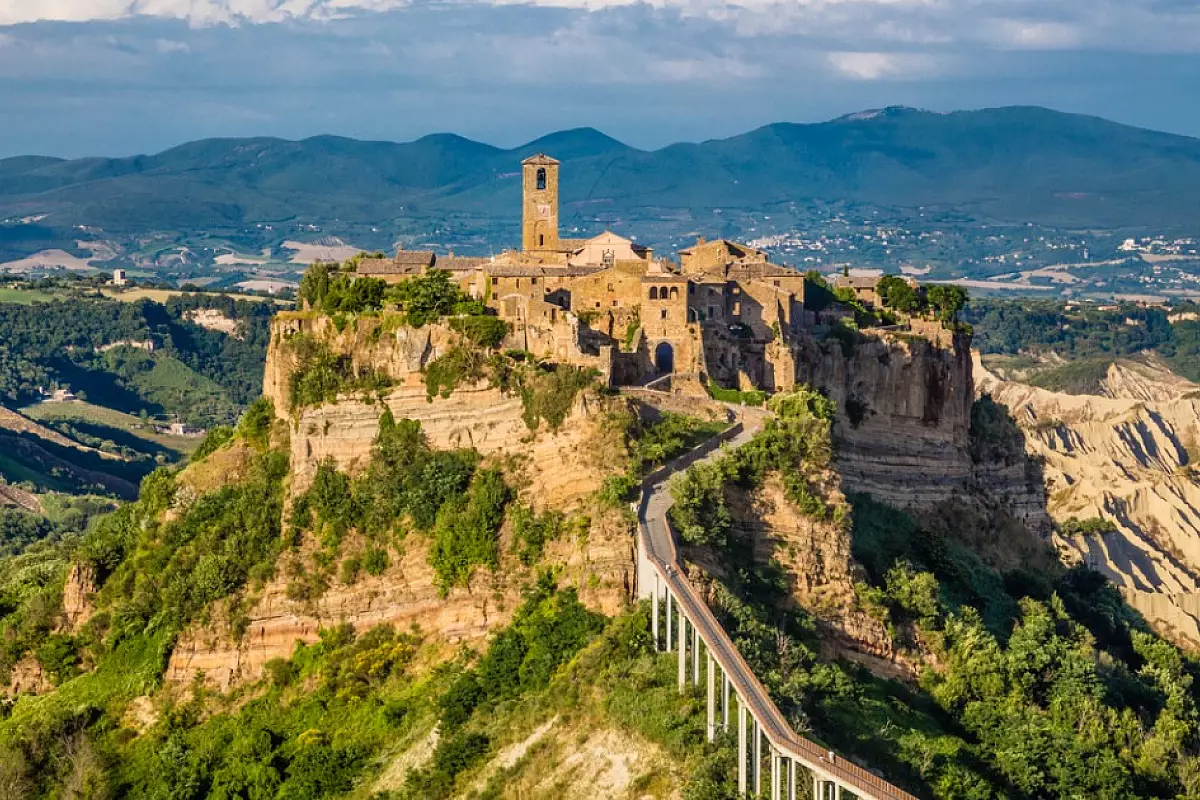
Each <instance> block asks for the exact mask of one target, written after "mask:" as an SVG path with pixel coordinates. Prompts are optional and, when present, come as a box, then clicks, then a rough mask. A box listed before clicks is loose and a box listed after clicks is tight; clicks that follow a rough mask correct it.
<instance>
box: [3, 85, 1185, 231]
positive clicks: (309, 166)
mask: <svg viewBox="0 0 1200 800" xmlns="http://www.w3.org/2000/svg"><path fill="white" fill-rule="evenodd" d="M534 152H546V153H550V154H552V155H554V156H555V157H556V158H559V159H560V160H561V161H562V162H563V184H562V201H563V203H564V205H565V209H564V214H563V218H564V220H570V219H571V217H572V215H575V216H577V217H580V218H587V217H589V215H591V216H594V215H595V214H596V213H604V214H609V215H617V216H620V217H624V218H630V219H632V218H636V217H639V216H652V217H658V218H662V217H663V216H664V215H669V214H670V213H674V212H676V211H682V210H690V211H697V210H703V211H704V212H705V213H709V214H711V210H712V209H714V208H721V209H743V210H767V209H771V208H778V207H780V205H781V204H788V203H792V202H797V203H803V202H810V201H816V202H840V201H845V202H851V203H862V204H869V205H875V206H879V207H884V208H888V209H892V210H895V211H898V212H900V213H901V214H905V213H909V212H911V213H912V214H913V215H914V216H915V215H916V214H917V213H918V209H919V208H922V207H923V208H924V209H925V210H927V211H930V210H932V211H935V212H936V211H954V212H956V213H959V214H962V215H964V216H966V217H968V218H971V219H975V220H979V221H988V220H995V221H1002V222H1034V223H1038V224H1043V225H1049V226H1060V227H1104V228H1143V229H1171V228H1181V227H1185V226H1196V225H1197V224H1198V223H1200V140H1198V139H1193V138H1188V137H1184V136H1175V135H1170V134H1165V133H1157V132H1152V131H1147V130H1142V129H1138V128H1133V127H1129V126H1125V125H1119V124H1116V123H1113V122H1109V121H1106V120H1102V119H1097V118H1093V117H1085V116H1078V115H1073V114H1064V113H1059V112H1055V111H1050V110H1046V109H1042V108H1029V107H1013V108H1000V109H989V110H982V111H965V112H956V113H951V114H936V113H930V112H924V111H917V110H913V109H907V108H890V109H886V110H883V111H878V112H864V113H860V114H853V115H850V116H847V117H843V118H840V119H836V120H833V121H830V122H824V123H819V124H811V125H800V124H790V123H779V124H774V125H768V126H766V127H763V128H759V129H757V130H754V131H750V132H749V133H745V134H742V135H740V136H734V137H732V138H729V139H720V140H712V141H706V142H701V143H699V144H675V145H671V146H669V147H665V148H663V149H661V150H655V151H643V150H638V149H636V148H633V147H629V146H627V145H625V144H622V143H621V142H618V141H616V140H615V139H612V138H610V137H608V136H606V135H604V134H603V133H600V132H599V131H596V130H593V129H589V128H584V129H577V130H570V131H563V132H561V133H555V134H551V135H549V136H546V137H544V138H541V139H538V140H536V141H533V142H530V143H528V144H526V145H523V146H521V147H518V148H515V149H512V150H504V149H500V148H497V147H492V146H490V145H486V144H481V143H479V142H474V141H470V140H468V139H464V138H462V137H459V136H454V135H449V134H437V135H432V136H426V137H424V138H422V139H419V140H417V141H414V142H409V143H405V144H394V143H388V142H362V141H356V140H352V139H345V138H338V137H333V136H320V137H315V138H312V139H306V140H304V141H299V142H293V141H284V140H280V139H269V138H254V139H207V140H203V141H198V142H193V143H191V144H185V145H182V146H180V147H175V148H172V149H170V150H167V151H165V152H163V153H159V154H158V155H153V156H136V157H132V158H83V159H74V160H62V159H55V158H46V157H38V156H22V157H17V158H9V159H4V160H0V219H4V218H8V219H14V218H21V217H29V216H34V215H41V214H46V215H48V216H47V217H46V218H45V220H44V221H42V222H41V223H40V224H41V225H44V226H54V227H57V228H59V229H62V228H65V227H67V226H77V225H86V226H96V227H100V228H103V229H104V230H105V231H108V232H110V233H113V234H131V233H133V234H136V233H139V232H144V231H158V230H166V231H180V230H204V229H230V228H237V227H241V226H248V225H255V224H275V223H286V222H296V221H301V222H305V223H309V222H311V223H315V224H318V225H320V224H326V225H333V226H334V227H336V225H334V223H338V222H340V223H351V222H352V223H354V224H361V225H378V226H389V225H393V224H394V223H395V222H396V221H397V220H403V219H412V218H420V219H429V220H434V219H438V218H439V217H442V216H444V215H448V214H466V215H474V216H485V217H486V216H492V217H495V218H497V219H499V220H504V221H505V222H506V224H515V222H516V219H517V215H518V213H519V206H518V203H517V200H518V194H519V191H520V183H519V179H518V177H517V172H518V170H519V162H520V161H521V160H522V159H523V158H525V157H526V156H528V155H530V154H532V153H534ZM330 230H331V232H332V229H330ZM13 235H15V234H14V233H13V232H12V231H11V230H10V231H9V232H8V236H9V238H11V237H12V236H13ZM3 238H5V234H4V232H3V230H2V229H0V239H3Z"/></svg>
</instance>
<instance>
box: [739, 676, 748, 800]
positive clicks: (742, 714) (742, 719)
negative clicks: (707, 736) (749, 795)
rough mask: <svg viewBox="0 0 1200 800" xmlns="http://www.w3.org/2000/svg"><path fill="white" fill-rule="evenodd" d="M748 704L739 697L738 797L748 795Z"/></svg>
mask: <svg viewBox="0 0 1200 800" xmlns="http://www.w3.org/2000/svg"><path fill="white" fill-rule="evenodd" d="M747 788H748V787H747V786H746V704H745V703H744V702H743V701H742V699H741V698H740V697H739V698H738V797H745V796H746V789H747Z"/></svg>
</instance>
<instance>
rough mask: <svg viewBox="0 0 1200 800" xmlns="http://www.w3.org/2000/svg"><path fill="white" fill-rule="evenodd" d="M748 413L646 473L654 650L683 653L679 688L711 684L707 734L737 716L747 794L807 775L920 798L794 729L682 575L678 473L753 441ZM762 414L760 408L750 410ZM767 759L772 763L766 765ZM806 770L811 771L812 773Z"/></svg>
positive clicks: (644, 524) (817, 791) (870, 793)
mask: <svg viewBox="0 0 1200 800" xmlns="http://www.w3.org/2000/svg"><path fill="white" fill-rule="evenodd" d="M735 411H736V412H739V413H740V414H741V417H742V421H739V422H737V423H736V424H734V425H733V426H732V427H730V428H729V429H728V430H726V431H725V432H724V433H722V434H721V435H720V436H718V437H716V438H715V439H712V440H710V441H709V442H707V443H706V444H704V445H702V446H701V447H699V448H697V449H696V450H693V451H692V452H690V453H688V454H687V455H685V456H683V457H682V458H680V459H678V460H677V461H675V462H673V463H672V464H669V465H667V466H666V467H663V468H661V469H659V470H657V471H655V472H654V473H652V474H651V475H650V476H649V477H647V478H646V480H645V482H644V483H643V485H642V497H641V502H640V503H639V505H638V509H637V510H638V559H637V595H638V597H639V598H644V599H649V600H650V608H651V616H650V620H651V630H652V633H653V636H654V644H655V647H657V648H659V649H665V650H666V651H667V652H670V651H672V650H674V651H676V652H677V653H678V655H679V690H680V691H681V692H682V691H684V690H685V688H686V686H687V684H688V682H689V681H691V682H692V683H693V684H695V685H697V686H698V685H700V682H701V680H703V681H704V682H705V684H706V686H707V690H708V722H707V731H708V740H709V741H710V742H711V741H713V740H714V739H715V738H716V734H717V729H718V727H719V728H720V729H721V730H728V729H729V726H730V725H731V724H732V722H733V720H734V719H735V718H736V720H737V742H738V744H737V772H738V774H737V780H738V794H739V795H740V796H743V797H744V796H746V795H747V794H749V793H750V792H753V794H754V795H755V796H763V794H764V788H763V781H764V776H766V777H767V779H768V780H769V787H768V790H769V797H770V798H771V800H798V798H800V797H802V795H798V794H797V790H798V786H799V782H800V781H801V780H809V779H811V780H812V794H811V797H812V798H814V800H835V799H836V800H843V798H848V797H858V798H865V799H867V800H916V798H914V797H913V796H912V795H910V794H908V793H907V792H905V791H903V790H902V789H899V788H897V787H895V786H893V785H891V784H890V783H888V782H887V781H885V780H884V779H883V778H880V777H879V776H877V775H875V774H874V773H872V772H869V771H868V770H865V769H863V768H862V767H860V766H858V765H857V764H854V763H852V762H850V761H847V760H846V759H843V758H841V757H839V756H838V755H837V754H836V753H834V752H833V751H832V750H829V749H827V748H824V747H821V746H820V745H818V744H816V743H815V742H813V741H811V740H809V739H806V738H805V737H803V736H800V735H799V734H797V733H796V732H795V731H793V730H792V728H791V726H790V725H789V724H788V722H787V720H786V719H785V718H784V716H783V714H782V713H781V712H780V710H779V708H778V707H777V706H776V705H775V703H774V701H772V700H771V697H770V695H769V694H768V693H767V690H766V688H765V687H763V685H762V683H761V682H759V680H758V678H757V677H756V676H755V675H754V672H753V671H752V670H751V669H750V666H749V665H748V664H747V663H746V662H745V660H744V659H743V658H742V656H741V654H740V653H738V651H737V648H736V647H735V646H734V644H733V642H732V641H731V640H730V638H729V636H728V635H727V634H726V633H725V631H724V629H722V627H721V625H720V623H718V622H717V619H716V617H715V616H713V613H712V611H711V610H710V609H709V608H708V605H707V604H706V603H705V602H704V601H703V600H702V599H701V598H700V595H699V594H698V593H697V592H696V590H695V588H693V586H692V585H691V582H690V581H689V580H688V579H687V577H686V576H685V573H684V572H683V567H682V564H681V563H680V562H679V558H678V553H677V551H676V548H675V537H674V533H673V531H672V530H671V528H670V524H669V522H668V521H667V510H668V509H669V508H670V507H671V504H672V500H671V497H670V495H669V494H668V492H667V490H666V486H667V481H668V480H669V479H670V478H671V476H672V475H674V474H676V473H679V472H681V471H684V470H686V469H688V468H689V467H691V466H692V465H693V464H695V463H696V462H698V461H700V460H702V459H706V458H708V457H711V455H712V454H713V453H714V452H715V451H716V450H718V449H719V448H720V447H721V445H723V444H728V445H729V446H731V447H738V446H741V445H742V444H744V443H745V442H747V441H749V440H750V439H751V438H752V437H753V435H754V433H755V432H756V431H757V429H758V426H759V423H760V421H761V419H762V417H761V416H759V415H754V416H747V413H748V410H746V409H735ZM749 413H753V412H749ZM764 764H766V765H767V766H766V767H765V768H764ZM805 772H806V773H807V775H804V774H803V773H805Z"/></svg>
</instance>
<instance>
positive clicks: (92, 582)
mask: <svg viewBox="0 0 1200 800" xmlns="http://www.w3.org/2000/svg"><path fill="white" fill-rule="evenodd" d="M95 595H96V568H95V567H93V566H92V565H91V564H90V563H85V562H83V561H76V562H75V563H74V564H72V565H71V571H70V572H69V573H67V582H66V584H65V585H64V586H63V601H62V610H63V622H64V627H65V628H66V629H67V630H68V631H70V632H71V633H78V632H79V630H80V629H81V628H82V627H83V626H84V625H86V624H87V622H88V620H90V619H91V618H92V615H93V614H95V613H96V604H95Z"/></svg>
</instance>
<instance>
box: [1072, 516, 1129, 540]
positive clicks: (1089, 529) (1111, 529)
mask: <svg viewBox="0 0 1200 800" xmlns="http://www.w3.org/2000/svg"><path fill="white" fill-rule="evenodd" d="M1058 532H1059V533H1061V534H1062V535H1063V536H1103V535H1104V534H1106V533H1116V532H1117V525H1116V523H1115V522H1113V521H1112V520H1107V519H1104V518H1103V517H1091V518H1089V519H1076V518H1075V517H1071V518H1070V519H1068V520H1064V521H1063V522H1060V523H1059V525H1058Z"/></svg>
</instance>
